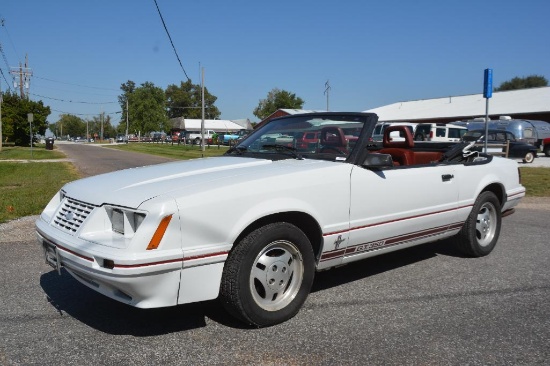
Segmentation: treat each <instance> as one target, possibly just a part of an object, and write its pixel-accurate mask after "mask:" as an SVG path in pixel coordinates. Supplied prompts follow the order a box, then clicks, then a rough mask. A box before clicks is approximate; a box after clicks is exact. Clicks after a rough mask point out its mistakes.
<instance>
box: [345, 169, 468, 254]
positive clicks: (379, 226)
mask: <svg viewBox="0 0 550 366" xmlns="http://www.w3.org/2000/svg"><path fill="white" fill-rule="evenodd" d="M454 175H455V167H454V166H453V165H435V164H434V165H431V166H423V167H414V166H413V167H403V168H395V169H387V170H380V171H374V170H368V169H365V168H363V167H360V166H356V167H354V168H353V170H352V174H351V193H350V195H351V197H350V198H351V204H350V231H349V236H348V240H347V242H346V243H345V248H346V249H345V253H344V258H343V262H348V261H353V260H357V259H361V258H365V257H368V256H372V255H374V254H378V253H380V252H381V251H391V250H394V249H396V248H399V247H405V246H411V245H415V244H420V243H423V242H428V241H432V240H434V239H436V238H437V237H442V236H445V234H446V233H447V232H448V231H449V230H451V228H452V227H453V225H454V227H456V226H461V225H462V224H461V223H460V224H458V223H457V206H458V182H457V179H455V176H454ZM455 230H456V229H455Z"/></svg>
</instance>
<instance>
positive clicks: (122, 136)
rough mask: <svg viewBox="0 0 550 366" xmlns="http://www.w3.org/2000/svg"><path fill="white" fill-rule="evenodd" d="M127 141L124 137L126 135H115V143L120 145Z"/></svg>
mask: <svg viewBox="0 0 550 366" xmlns="http://www.w3.org/2000/svg"><path fill="white" fill-rule="evenodd" d="M126 141H128V138H127V137H126V135H124V134H122V133H119V134H117V135H116V142H117V143H122V142H126Z"/></svg>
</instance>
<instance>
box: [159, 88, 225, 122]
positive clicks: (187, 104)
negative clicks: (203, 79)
mask: <svg viewBox="0 0 550 366" xmlns="http://www.w3.org/2000/svg"><path fill="white" fill-rule="evenodd" d="M201 94H202V93H201V86H200V85H198V84H193V83H192V82H191V80H189V79H188V80H187V81H186V82H183V81H182V82H181V83H180V85H179V86H177V85H174V84H171V85H168V87H167V88H166V101H167V102H166V105H167V106H168V118H176V117H185V118H201V117H202V109H201V107H202V96H201ZM217 99H218V97H216V96H214V95H212V94H210V93H209V92H208V89H207V88H206V87H205V88H204V114H205V118H207V119H215V118H218V117H219V116H220V115H221V112H220V111H219V109H218V108H217V107H216V106H215V105H214V103H215V102H216V100H217Z"/></svg>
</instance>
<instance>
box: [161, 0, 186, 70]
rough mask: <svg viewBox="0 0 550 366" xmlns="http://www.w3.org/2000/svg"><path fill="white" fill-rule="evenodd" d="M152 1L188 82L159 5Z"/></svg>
mask: <svg viewBox="0 0 550 366" xmlns="http://www.w3.org/2000/svg"><path fill="white" fill-rule="evenodd" d="M154 1H155V5H156V6H157V11H158V12H159V15H160V20H162V25H163V26H164V30H165V31H166V34H167V35H168V39H169V40H170V43H171V44H172V49H173V50H174V53H175V54H176V57H177V59H178V62H179V63H180V66H181V69H182V70H183V73H184V74H185V77H186V78H187V80H189V76H187V73H186V72H185V69H184V68H183V65H182V63H181V60H180V57H179V55H178V51H176V47H174V42H172V37H170V32H168V28H166V23H164V18H163V17H162V14H161V12H160V9H159V5H158V4H157V0H154Z"/></svg>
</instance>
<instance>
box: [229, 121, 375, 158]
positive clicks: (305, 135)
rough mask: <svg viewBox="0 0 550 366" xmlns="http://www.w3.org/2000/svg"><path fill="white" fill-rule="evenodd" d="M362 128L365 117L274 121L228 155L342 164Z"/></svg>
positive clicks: (254, 133)
mask: <svg viewBox="0 0 550 366" xmlns="http://www.w3.org/2000/svg"><path fill="white" fill-rule="evenodd" d="M364 126H365V117H364V116H355V115H336V114H334V115H332V114H331V115H322V116H320V115H316V114H312V115H311V116H308V115H297V116H292V117H286V118H281V119H276V120H273V121H270V122H268V123H267V124H265V125H264V126H262V127H260V128H259V129H258V130H256V131H254V132H253V133H252V134H251V135H250V136H248V137H247V138H246V139H245V140H243V141H242V142H241V143H240V144H238V145H237V146H236V147H235V148H233V149H231V150H230V151H228V154H234V155H249V156H250V155H258V154H261V155H262V157H267V156H268V154H269V155H270V157H269V158H271V157H273V158H278V159H280V158H297V159H302V158H307V159H330V160H336V161H340V160H341V161H344V160H346V159H347V157H348V156H349V154H350V153H351V151H352V150H353V148H354V147H355V145H356V143H357V141H358V140H359V136H360V135H361V132H362V130H363V128H364ZM275 155H277V157H275Z"/></svg>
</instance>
